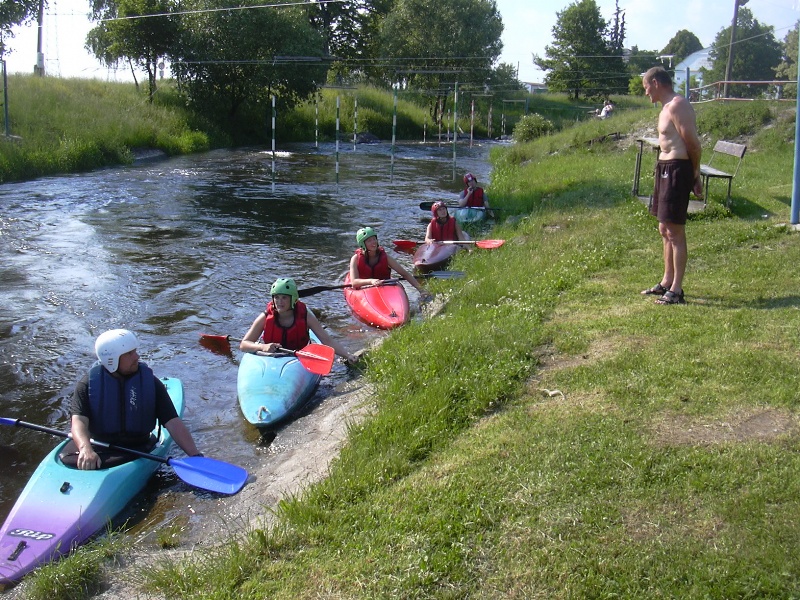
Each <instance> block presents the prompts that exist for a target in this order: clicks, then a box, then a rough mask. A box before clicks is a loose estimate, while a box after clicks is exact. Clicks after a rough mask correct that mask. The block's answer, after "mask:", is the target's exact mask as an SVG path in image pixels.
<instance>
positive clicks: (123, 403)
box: [89, 362, 156, 441]
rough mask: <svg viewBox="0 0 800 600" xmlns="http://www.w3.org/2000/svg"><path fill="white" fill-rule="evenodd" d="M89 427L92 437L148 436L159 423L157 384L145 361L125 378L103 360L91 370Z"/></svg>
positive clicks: (104, 438)
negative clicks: (109, 367) (118, 376)
mask: <svg viewBox="0 0 800 600" xmlns="http://www.w3.org/2000/svg"><path fill="white" fill-rule="evenodd" d="M89 411H90V414H89V429H90V431H91V433H92V437H95V438H97V439H100V440H103V441H111V440H113V439H114V438H117V437H120V436H126V437H130V436H142V437H145V438H146V437H147V436H149V435H150V432H151V431H152V430H153V428H154V427H155V425H156V385H155V379H154V376H153V371H152V369H150V367H148V366H147V365H146V364H144V363H143V362H140V363H139V370H138V371H137V372H136V373H134V374H133V375H131V376H130V377H128V378H126V379H117V378H116V377H114V376H112V375H111V373H109V372H108V370H107V369H106V368H105V367H103V366H102V365H101V364H100V363H97V364H96V365H94V366H93V367H92V369H91V370H90V371H89Z"/></svg>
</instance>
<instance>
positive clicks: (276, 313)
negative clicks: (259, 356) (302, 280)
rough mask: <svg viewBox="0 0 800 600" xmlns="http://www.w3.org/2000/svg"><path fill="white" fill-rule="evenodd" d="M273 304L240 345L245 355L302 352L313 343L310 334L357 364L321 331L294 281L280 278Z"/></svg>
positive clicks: (320, 326) (355, 360)
mask: <svg viewBox="0 0 800 600" xmlns="http://www.w3.org/2000/svg"><path fill="white" fill-rule="evenodd" d="M269 294H270V297H271V299H270V301H269V303H268V304H267V308H266V310H264V312H262V313H261V314H259V315H258V316H257V317H256V318H255V320H254V321H253V324H252V325H250V329H248V330H247V333H246V334H245V336H244V338H242V341H241V342H240V343H239V349H240V350H241V351H242V352H267V353H271V352H279V351H280V348H286V349H287V350H301V349H302V348H305V347H306V346H307V345H308V344H309V343H310V342H311V336H310V335H309V333H308V332H309V330H311V331H313V332H314V334H315V335H316V336H317V338H318V339H319V341H320V342H321V343H323V344H325V345H326V346H330V347H331V348H333V349H334V351H335V352H336V354H338V355H339V356H341V357H342V358H344V359H345V360H346V361H347V362H350V363H355V362H358V357H356V356H355V355H354V354H351V353H350V352H349V351H348V350H347V348H345V347H344V346H342V345H341V344H340V343H338V342H337V341H335V340H334V339H333V338H332V337H331V336H330V335H329V334H328V332H327V331H325V329H324V328H323V327H322V325H321V324H320V322H319V320H317V317H316V316H314V313H313V312H311V310H309V308H308V307H307V306H306V305H305V303H304V302H301V301H300V294H299V293H298V291H297V284H296V283H295V282H294V279H289V278H280V279H276V280H275V283H273V284H272V287H271V288H270V290H269Z"/></svg>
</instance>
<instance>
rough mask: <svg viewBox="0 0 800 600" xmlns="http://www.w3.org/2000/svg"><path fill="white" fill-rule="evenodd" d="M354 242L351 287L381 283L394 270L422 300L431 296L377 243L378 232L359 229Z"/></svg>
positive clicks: (369, 229)
mask: <svg viewBox="0 0 800 600" xmlns="http://www.w3.org/2000/svg"><path fill="white" fill-rule="evenodd" d="M356 242H357V243H358V246H359V247H358V250H356V252H355V254H353V257H352V258H351V259H350V283H351V284H352V285H353V289H356V290H357V289H359V288H362V287H364V286H366V285H381V284H382V283H383V282H384V280H386V279H389V278H391V276H392V271H393V270H394V271H397V274H398V275H400V277H402V278H403V279H405V280H406V281H407V282H408V283H410V284H411V285H413V286H414V288H415V289H416V290H417V291H418V292H419V294H420V296H421V297H422V299H423V300H425V301H427V300H430V299H431V298H432V296H431V294H430V292H428V290H426V289H425V288H423V287H422V286H421V285H420V283H419V281H417V280H416V279H415V278H414V276H413V275H412V274H411V273H409V272H408V271H406V270H405V269H404V268H403V267H402V265H400V263H398V262H397V261H396V260H395V259H394V258H392V257H391V256H389V255H388V254H387V253H386V251H385V250H384V249H383V247H381V246H379V245H378V234H377V233H376V232H375V230H374V229H373V228H372V227H362V228H361V229H359V230H358V232H357V233H356Z"/></svg>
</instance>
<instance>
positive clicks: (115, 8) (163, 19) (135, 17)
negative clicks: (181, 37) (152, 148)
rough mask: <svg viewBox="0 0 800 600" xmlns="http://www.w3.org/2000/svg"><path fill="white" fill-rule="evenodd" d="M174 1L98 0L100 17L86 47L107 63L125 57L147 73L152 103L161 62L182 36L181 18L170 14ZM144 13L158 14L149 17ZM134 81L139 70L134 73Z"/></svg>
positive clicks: (96, 6)
mask: <svg viewBox="0 0 800 600" xmlns="http://www.w3.org/2000/svg"><path fill="white" fill-rule="evenodd" d="M173 9H174V6H173V5H172V2H171V1H170V0H94V2H93V5H92V10H93V16H94V18H95V19H96V20H100V24H99V25H97V26H96V27H94V28H93V29H92V30H91V31H89V34H88V35H87V36H86V48H87V49H88V50H89V51H91V52H92V53H93V54H94V55H95V56H96V57H97V59H98V60H99V61H100V62H101V63H103V64H106V65H115V64H117V63H119V62H120V61H123V60H128V61H129V62H130V63H131V71H133V65H134V64H135V65H138V66H139V67H141V68H142V69H144V70H145V72H146V73H147V81H148V85H149V92H150V93H149V98H150V102H152V101H153V95H154V94H155V93H156V73H157V71H156V69H157V65H158V63H159V61H160V60H161V59H162V58H163V57H164V56H165V55H166V54H167V53H168V52H169V51H170V49H171V48H172V47H173V46H174V45H175V43H176V41H177V39H178V20H177V17H175V16H170V14H169V13H170V12H171V11H172V10H173ZM144 15H158V16H153V17H147V16H144ZM133 76H134V80H135V79H136V73H135V72H134V74H133Z"/></svg>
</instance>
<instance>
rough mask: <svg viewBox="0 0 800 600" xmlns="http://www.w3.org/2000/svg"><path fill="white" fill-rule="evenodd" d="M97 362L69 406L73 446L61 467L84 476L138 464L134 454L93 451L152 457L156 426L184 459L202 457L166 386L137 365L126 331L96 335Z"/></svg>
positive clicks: (130, 336)
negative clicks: (121, 449) (102, 444)
mask: <svg viewBox="0 0 800 600" xmlns="http://www.w3.org/2000/svg"><path fill="white" fill-rule="evenodd" d="M94 348H95V353H96V354H97V359H98V361H99V362H97V363H95V365H94V366H93V367H92V368H91V369H90V370H89V372H88V373H86V375H84V376H83V378H82V379H81V380H80V381H78V383H77V385H76V386H75V392H74V394H73V396H72V401H71V403H70V413H71V415H72V440H71V441H70V442H68V443H67V445H66V446H65V447H64V451H63V452H62V454H61V461H62V462H63V463H64V464H65V465H67V466H71V467H77V468H79V469H82V470H92V469H101V468H107V467H113V466H116V465H119V464H122V463H125V462H128V461H129V460H133V459H135V458H136V456H134V455H133V454H130V453H124V452H119V451H117V450H113V449H108V448H103V447H97V448H95V447H94V446H92V444H91V440H92V439H95V440H97V441H100V442H105V443H107V444H116V445H118V446H125V447H127V448H132V449H134V450H138V451H140V452H150V450H152V449H153V447H154V446H155V444H156V441H157V440H156V439H155V438H154V436H153V435H152V431H153V429H154V428H155V426H156V422H158V423H160V424H161V425H163V426H164V427H166V429H167V431H169V433H170V435H172V439H173V440H175V443H177V444H178V446H180V448H181V450H183V451H184V452H185V453H186V454H187V455H188V456H202V454H200V452H199V451H198V450H197V446H195V443H194V440H193V439H192V434H191V433H189V430H188V429H187V428H186V425H185V424H184V423H183V421H182V420H181V419H180V417H179V416H178V412H177V410H175V405H174V404H173V403H172V399H171V398H170V396H169V392H167V388H166V386H165V385H164V383H163V382H162V381H161V380H160V379H158V377H156V376H155V375H154V374H153V371H152V370H151V369H150V367H148V366H147V365H146V364H145V363H143V362H140V361H139V354H138V353H137V352H136V350H137V349H138V348H139V340H138V338H137V337H136V335H135V334H134V333H133V332H132V331H128V330H127V329H111V330H110V331H106V332H105V333H102V334H100V336H98V338H97V340H96V341H95V344H94Z"/></svg>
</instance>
